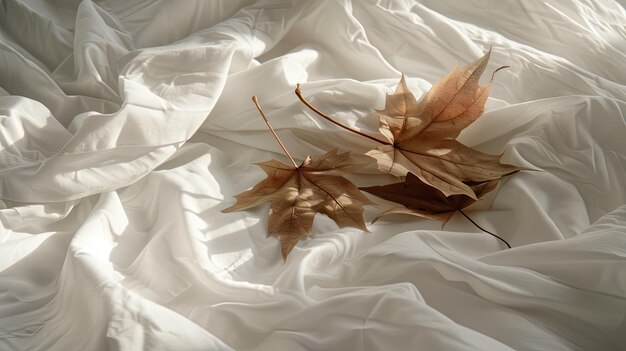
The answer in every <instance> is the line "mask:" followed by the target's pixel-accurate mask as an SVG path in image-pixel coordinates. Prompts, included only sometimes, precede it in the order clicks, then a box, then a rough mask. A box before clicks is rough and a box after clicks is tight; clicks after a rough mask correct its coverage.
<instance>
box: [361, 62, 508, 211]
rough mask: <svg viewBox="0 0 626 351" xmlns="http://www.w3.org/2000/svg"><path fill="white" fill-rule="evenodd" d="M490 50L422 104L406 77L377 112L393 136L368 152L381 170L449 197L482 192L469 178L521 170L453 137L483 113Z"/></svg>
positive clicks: (449, 77) (440, 84) (447, 79)
mask: <svg viewBox="0 0 626 351" xmlns="http://www.w3.org/2000/svg"><path fill="white" fill-rule="evenodd" d="M490 52H491V51H489V52H487V53H486V54H485V55H484V56H483V57H481V58H480V59H478V60H477V61H476V62H474V63H472V64H469V65H467V66H466V67H464V68H456V69H454V70H453V71H452V72H450V73H449V74H448V75H447V76H446V77H445V78H443V79H442V80H440V81H439V82H437V83H436V84H435V85H434V86H433V87H432V89H431V90H430V91H429V92H428V93H427V94H426V95H425V96H424V97H423V98H422V99H421V100H420V101H419V102H417V101H416V99H415V96H413V94H412V93H411V91H410V90H409V88H408V87H407V85H406V81H405V80H404V76H402V78H401V79H400V83H399V84H398V86H397V88H396V91H395V92H394V93H393V94H391V95H389V94H388V95H387V98H386V102H385V108H384V109H383V110H380V111H378V113H379V116H380V128H379V130H380V132H381V133H382V134H383V135H384V136H385V138H386V139H387V140H388V141H387V142H385V141H383V142H382V143H383V145H381V146H379V147H378V148H376V149H375V150H371V151H369V152H367V153H366V155H368V156H370V157H373V158H374V159H376V161H377V164H378V169H379V170H381V171H383V172H386V173H390V174H393V175H396V176H405V175H407V173H412V174H414V175H415V176H417V177H418V178H419V179H420V180H421V181H423V182H424V183H426V184H428V185H430V186H432V187H435V188H437V189H439V190H440V191H441V192H443V194H444V195H446V196H450V195H457V194H458V195H466V196H468V197H470V198H473V199H477V195H476V194H475V193H474V191H473V190H472V188H471V186H470V185H468V184H466V182H485V181H489V180H494V179H499V178H501V177H503V176H505V175H508V174H511V173H514V172H516V171H518V170H519V169H520V168H518V167H516V166H512V165H507V164H502V163H500V161H499V160H500V155H488V154H485V153H482V152H480V151H477V150H474V149H472V148H470V147H467V146H465V145H463V144H461V143H460V142H458V141H457V140H455V139H454V138H456V137H457V136H458V135H459V133H460V132H461V131H462V130H463V129H464V128H465V127H467V126H468V125H470V124H471V123H472V122H473V121H475V120H476V119H477V118H478V117H479V116H480V115H481V114H482V113H483V111H484V104H485V101H486V100H487V96H488V95H489V89H490V87H491V83H489V84H487V85H480V84H479V79H480V76H481V75H482V73H483V72H484V70H485V67H486V66H487V61H488V60H489V55H490Z"/></svg>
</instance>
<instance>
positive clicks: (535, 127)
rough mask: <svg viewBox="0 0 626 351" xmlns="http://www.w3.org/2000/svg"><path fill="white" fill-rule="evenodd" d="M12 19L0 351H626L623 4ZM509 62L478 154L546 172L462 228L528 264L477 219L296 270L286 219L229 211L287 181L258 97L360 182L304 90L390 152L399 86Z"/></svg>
mask: <svg viewBox="0 0 626 351" xmlns="http://www.w3.org/2000/svg"><path fill="white" fill-rule="evenodd" d="M0 5H2V6H0V142H1V146H2V148H1V149H0V198H1V199H2V200H3V202H2V207H3V209H1V210H0V224H1V228H2V230H1V232H0V243H1V244H0V349H1V350H227V349H236V350H250V349H254V350H409V349H421V350H511V349H515V350H555V351H558V350H624V349H626V333H624V331H625V330H626V275H625V273H624V272H625V271H626V206H625V205H624V204H625V203H626V186H625V184H626V137H625V136H626V122H625V117H624V116H625V114H626V86H625V84H626V70H624V63H625V62H626V27H625V25H626V12H625V11H624V9H623V7H622V6H621V5H620V4H618V3H617V2H612V1H610V0H596V1H586V0H576V1H560V0H548V1H541V2H539V1H536V2H518V1H512V0H511V1H508V0H507V1H497V2H496V1H478V0H465V1H452V0H450V1H430V0H424V1H419V2H412V1H409V0H403V1H391V0H389V1H382V0H379V1H375V0H363V1H350V0H336V1H332V0H327V1H286V0H282V1H280V0H276V1H258V2H254V1H184V2H183V1H174V0H172V1H165V0H162V1H146V0H129V1H112V0H108V1H99V2H91V1H76V0H75V1H71V0H67V1H62V2H61V1H59V2H50V1H46V0H38V1H17V0H2V1H0ZM489 47H493V54H492V60H491V62H490V64H489V70H493V69H495V68H497V67H499V66H502V65H509V66H511V68H509V69H508V70H505V71H503V72H501V73H498V74H497V76H496V79H495V83H494V87H493V89H492V93H491V98H490V100H489V101H488V104H487V109H488V112H487V113H485V115H484V116H483V117H481V119H480V120H479V121H477V122H476V123H474V124H473V125H472V126H470V127H469V128H467V130H465V131H464V132H463V134H462V135H461V140H462V141H463V142H464V143H466V144H467V145H471V146H474V147H477V148H479V149H481V150H483V151H485V152H489V153H499V152H504V156H503V161H505V162H508V163H514V164H517V165H522V166H527V167H531V168H536V169H539V170H541V171H540V172H520V173H518V174H515V175H514V176H512V177H510V178H509V179H508V180H506V181H505V182H503V184H502V185H501V186H500V187H499V189H498V191H497V192H494V193H493V194H490V195H489V196H488V197H487V198H486V199H484V200H483V201H481V202H480V203H478V204H477V205H475V206H473V207H471V208H470V209H468V212H470V213H471V215H472V217H473V218H474V219H475V220H476V221H477V222H479V223H480V224H481V225H483V226H485V227H488V228H490V229H492V230H493V231H495V232H497V233H498V234H499V235H501V236H503V237H504V238H506V239H507V240H508V241H509V242H510V243H511V244H512V245H513V247H514V248H513V249H511V250H503V247H502V245H501V243H499V242H498V241H497V240H496V239H494V238H493V237H491V236H489V235H487V234H484V233H481V232H480V231H478V230H476V229H475V228H474V227H473V226H472V225H471V224H469V223H468V222H467V221H466V220H465V219H464V218H463V217H461V216H455V217H454V218H453V219H452V221H451V222H450V223H449V224H447V225H446V227H445V229H444V230H441V227H440V224H439V223H435V222H432V221H426V220H417V219H412V218H397V219H395V220H391V221H380V222H377V223H376V224H374V225H370V226H369V229H370V230H371V233H363V232H360V231H359V230H356V229H353V228H346V229H341V230H340V229H338V228H337V227H336V226H335V224H334V223H333V222H332V221H331V220H329V219H328V218H326V217H323V216H321V215H318V216H317V217H316V219H315V223H314V228H313V230H314V236H313V237H312V238H311V239H308V240H303V241H301V242H300V243H299V244H298V246H297V247H296V248H295V249H294V250H293V251H292V253H291V254H290V256H289V258H288V260H287V262H286V263H284V264H283V263H282V259H281V257H280V253H279V248H278V242H277V240H276V239H275V238H266V225H267V223H266V221H267V211H268V207H267V206H261V207H259V208H257V209H255V210H253V211H248V212H238V213H230V214H222V213H220V210H221V209H223V208H225V207H227V206H228V205H230V204H232V203H233V202H234V199H233V195H235V194H237V193H239V192H241V191H244V190H246V189H247V188H249V187H251V186H252V185H254V184H255V183H256V182H258V181H259V180H260V179H262V178H263V175H262V172H261V171H260V170H259V169H258V168H257V167H256V166H254V165H253V164H252V163H253V162H258V161H264V160H268V159H270V158H279V159H284V156H283V155H282V153H281V151H280V148H279V147H278V145H277V144H276V143H275V141H274V140H273V139H272V137H271V135H270V133H269V132H268V130H267V129H266V127H265V125H264V124H263V121H262V120H261V119H260V117H259V116H258V114H257V112H256V110H255V108H254V106H253V105H252V103H251V101H250V97H251V96H252V95H257V96H258V97H259V100H260V102H261V104H262V105H263V106H264V108H265V110H266V112H267V114H268V115H269V118H270V120H271V122H272V124H273V125H274V126H275V128H276V129H277V131H278V133H279V135H280V137H281V138H282V139H283V141H284V143H285V144H286V145H287V147H288V149H289V150H290V151H291V153H292V154H293V155H294V157H296V158H299V159H302V158H304V157H305V156H306V155H307V154H315V153H320V152H323V151H327V150H329V149H331V148H334V147H339V149H340V150H342V151H343V150H349V151H351V152H352V153H353V155H354V156H355V157H356V158H358V159H363V160H365V157H364V156H362V154H363V153H364V152H365V151H367V150H369V148H371V147H372V145H371V144H370V143H369V142H368V141H367V140H364V139H362V138H360V137H359V136H355V135H351V134H348V133H346V132H345V131H343V130H340V129H338V128H337V127H335V126H333V125H330V124H328V123H327V122H326V121H324V120H321V119H320V118H318V117H316V116H315V115H314V114H312V113H311V112H310V111H308V110H307V109H306V108H305V107H304V106H303V105H301V104H300V103H299V102H298V101H297V99H296V97H295V96H294V95H293V88H294V87H295V84H296V83H298V82H300V83H302V89H303V92H304V94H305V96H307V97H308V98H309V99H310V100H311V101H312V102H313V103H314V104H316V105H317V106H319V107H320V108H321V109H323V110H324V111H327V112H329V113H331V114H332V115H333V116H335V117H336V118H337V119H339V120H341V121H343V122H344V123H346V124H349V125H352V126H355V127H357V128H360V129H362V130H364V131H367V132H369V133H375V132H376V128H377V117H376V113H375V112H374V109H375V108H381V107H382V106H383V105H384V95H385V92H389V91H390V90H391V89H392V88H393V87H394V86H395V84H396V83H397V81H398V78H399V76H400V73H401V72H403V73H405V74H406V75H408V77H409V80H408V81H409V85H410V87H411V88H412V90H413V92H414V93H415V94H417V95H419V94H421V93H423V92H424V91H426V90H427V89H428V88H429V87H430V84H432V83H433V82H434V81H436V80H438V79H440V78H441V77H443V76H444V75H445V74H446V73H447V72H448V71H449V70H451V69H452V68H453V67H454V65H455V64H465V63H467V62H469V61H472V60H474V59H476V58H477V57H479V56H480V55H481V54H482V53H483V52H485V51H486V50H487V49H488V48H489ZM352 179H353V180H354V181H355V182H357V183H358V184H360V185H367V184H374V183H380V182H383V181H388V179H387V178H385V177H382V176H378V175H375V172H374V168H373V167H369V168H366V169H364V171H363V172H362V173H361V174H360V175H357V176H354V177H352ZM381 207H382V208H384V207H385V206H381ZM379 210H380V208H379V209H375V208H368V209H367V211H366V213H365V216H366V219H368V220H371V219H372V218H373V216H374V215H375V214H376V213H377V212H378V211H379Z"/></svg>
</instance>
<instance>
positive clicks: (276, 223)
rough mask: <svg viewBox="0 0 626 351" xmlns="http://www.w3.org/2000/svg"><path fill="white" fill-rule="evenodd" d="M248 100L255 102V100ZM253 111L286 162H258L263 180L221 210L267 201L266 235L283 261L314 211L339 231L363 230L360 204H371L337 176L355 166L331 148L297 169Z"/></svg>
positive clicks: (308, 230)
mask: <svg viewBox="0 0 626 351" xmlns="http://www.w3.org/2000/svg"><path fill="white" fill-rule="evenodd" d="M253 100H254V101H255V103H257V101H256V99H255V98H253ZM257 107H258V108H259V112H261V115H262V116H263V118H264V120H265V121H266V123H267V124H268V127H269V128H270V130H271V131H272V134H273V135H274V137H275V138H276V140H277V141H278V142H279V144H280V145H281V147H282V148H283V150H284V151H285V154H286V155H287V156H288V157H289V159H290V160H291V163H292V164H291V165H289V164H285V163H283V162H280V161H277V160H271V161H267V162H262V163H259V164H258V165H259V167H261V168H262V169H263V171H265V173H267V178H266V179H264V180H263V181H261V182H260V183H258V184H257V185H256V186H254V187H253V188H252V189H250V190H248V191H245V192H243V193H241V194H239V195H237V196H235V198H236V199H237V203H236V204H235V205H233V206H231V207H228V208H226V209H224V210H222V212H233V211H241V210H246V209H249V208H252V207H255V206H257V205H260V204H262V203H265V202H271V209H270V214H269V220H268V235H271V234H273V235H275V236H277V237H278V240H279V241H280V250H281V253H282V256H283V259H287V255H288V254H289V252H291V250H292V249H293V247H294V246H295V245H296V243H297V242H298V240H300V238H301V237H302V236H304V235H310V234H311V227H312V224H313V218H314V217H315V215H316V214H317V213H323V214H325V215H327V216H328V217H330V218H331V219H332V220H333V221H335V223H337V225H338V226H339V227H340V228H343V227H356V228H360V229H363V230H365V231H367V228H366V227H365V222H364V220H363V205H370V204H374V203H373V202H372V201H370V200H369V199H368V198H367V197H366V196H365V195H363V194H362V193H361V192H360V191H359V189H358V188H357V187H356V186H355V185H354V184H352V183H351V182H350V181H349V180H347V179H346V178H344V177H342V176H341V174H344V173H346V172H349V171H353V170H355V169H357V168H359V167H361V165H358V164H355V163H354V162H353V160H352V159H351V158H350V156H349V153H347V152H346V153H337V150H336V149H335V150H332V151H329V152H327V153H326V154H324V155H321V156H308V157H307V158H306V159H305V160H304V162H302V163H301V164H300V165H297V164H296V162H295V161H294V160H293V158H292V157H291V156H290V155H289V153H288V152H287V149H286V148H285V147H284V145H283V144H282V143H281V142H280V140H279V139H278V136H277V135H276V133H275V132H274V130H273V129H272V128H271V126H270V125H269V122H268V121H267V118H266V117H265V115H264V114H263V112H262V111H261V108H260V107H259V106H258V103H257Z"/></svg>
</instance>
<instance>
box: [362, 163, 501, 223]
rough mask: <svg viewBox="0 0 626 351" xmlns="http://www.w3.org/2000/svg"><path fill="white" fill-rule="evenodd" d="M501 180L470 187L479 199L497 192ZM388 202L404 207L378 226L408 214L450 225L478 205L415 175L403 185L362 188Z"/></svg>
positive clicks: (475, 184)
mask: <svg viewBox="0 0 626 351" xmlns="http://www.w3.org/2000/svg"><path fill="white" fill-rule="evenodd" d="M499 181H500V180H490V181H486V182H482V183H467V185H468V186H469V187H470V188H471V189H472V191H473V192H474V193H475V194H476V197H478V198H479V199H480V198H481V197H483V196H484V195H485V194H487V193H488V192H490V191H491V190H493V189H495V188H496V186H497V185H498V182H499ZM359 189H361V190H363V191H366V192H368V193H370V194H373V195H376V196H378V197H380V198H383V199H385V200H389V201H393V202H395V203H399V204H402V205H404V206H402V207H393V208H391V209H389V210H387V211H384V212H382V213H380V214H379V215H378V216H376V218H375V219H374V222H376V221H377V220H379V219H380V218H381V217H384V216H387V215H391V214H408V215H412V216H418V217H423V218H430V219H435V220H439V221H442V222H444V223H446V222H447V221H448V220H449V219H450V218H451V217H452V215H453V214H454V212H456V211H458V210H461V209H463V208H465V207H467V206H469V205H471V204H473V203H474V202H476V200H475V199H473V198H472V197H469V196H467V195H465V194H460V195H450V196H445V195H444V194H443V193H442V192H441V191H439V190H437V189H435V188H433V187H432V186H430V185H428V184H425V183H424V182H422V181H421V180H420V179H419V178H418V177H416V176H415V175H413V174H411V173H408V174H407V176H406V179H405V180H404V181H403V182H399V183H393V184H388V185H382V186H371V187H363V188H359Z"/></svg>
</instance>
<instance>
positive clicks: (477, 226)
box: [459, 210, 511, 249]
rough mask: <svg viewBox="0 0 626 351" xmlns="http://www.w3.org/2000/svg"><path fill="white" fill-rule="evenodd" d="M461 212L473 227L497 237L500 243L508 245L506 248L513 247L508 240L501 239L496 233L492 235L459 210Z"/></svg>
mask: <svg viewBox="0 0 626 351" xmlns="http://www.w3.org/2000/svg"><path fill="white" fill-rule="evenodd" d="M459 212H461V214H462V215H463V216H465V218H467V220H468V221H470V222H472V224H473V225H475V226H476V228H478V229H480V230H482V231H483V232H485V233H487V234H490V235H492V236H494V237H496V238H498V239H500V241H502V242H503V243H505V244H506V246H508V247H509V249H510V248H511V245H509V243H508V242H507V241H506V240H504V239H502V238H501V237H499V236H497V235H496V234H494V233H492V232H490V231H488V230H486V229H485V228H483V227H481V226H479V225H478V224H477V223H476V222H474V221H473V220H472V219H471V218H470V216H468V215H467V214H466V213H465V212H463V210H459Z"/></svg>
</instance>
